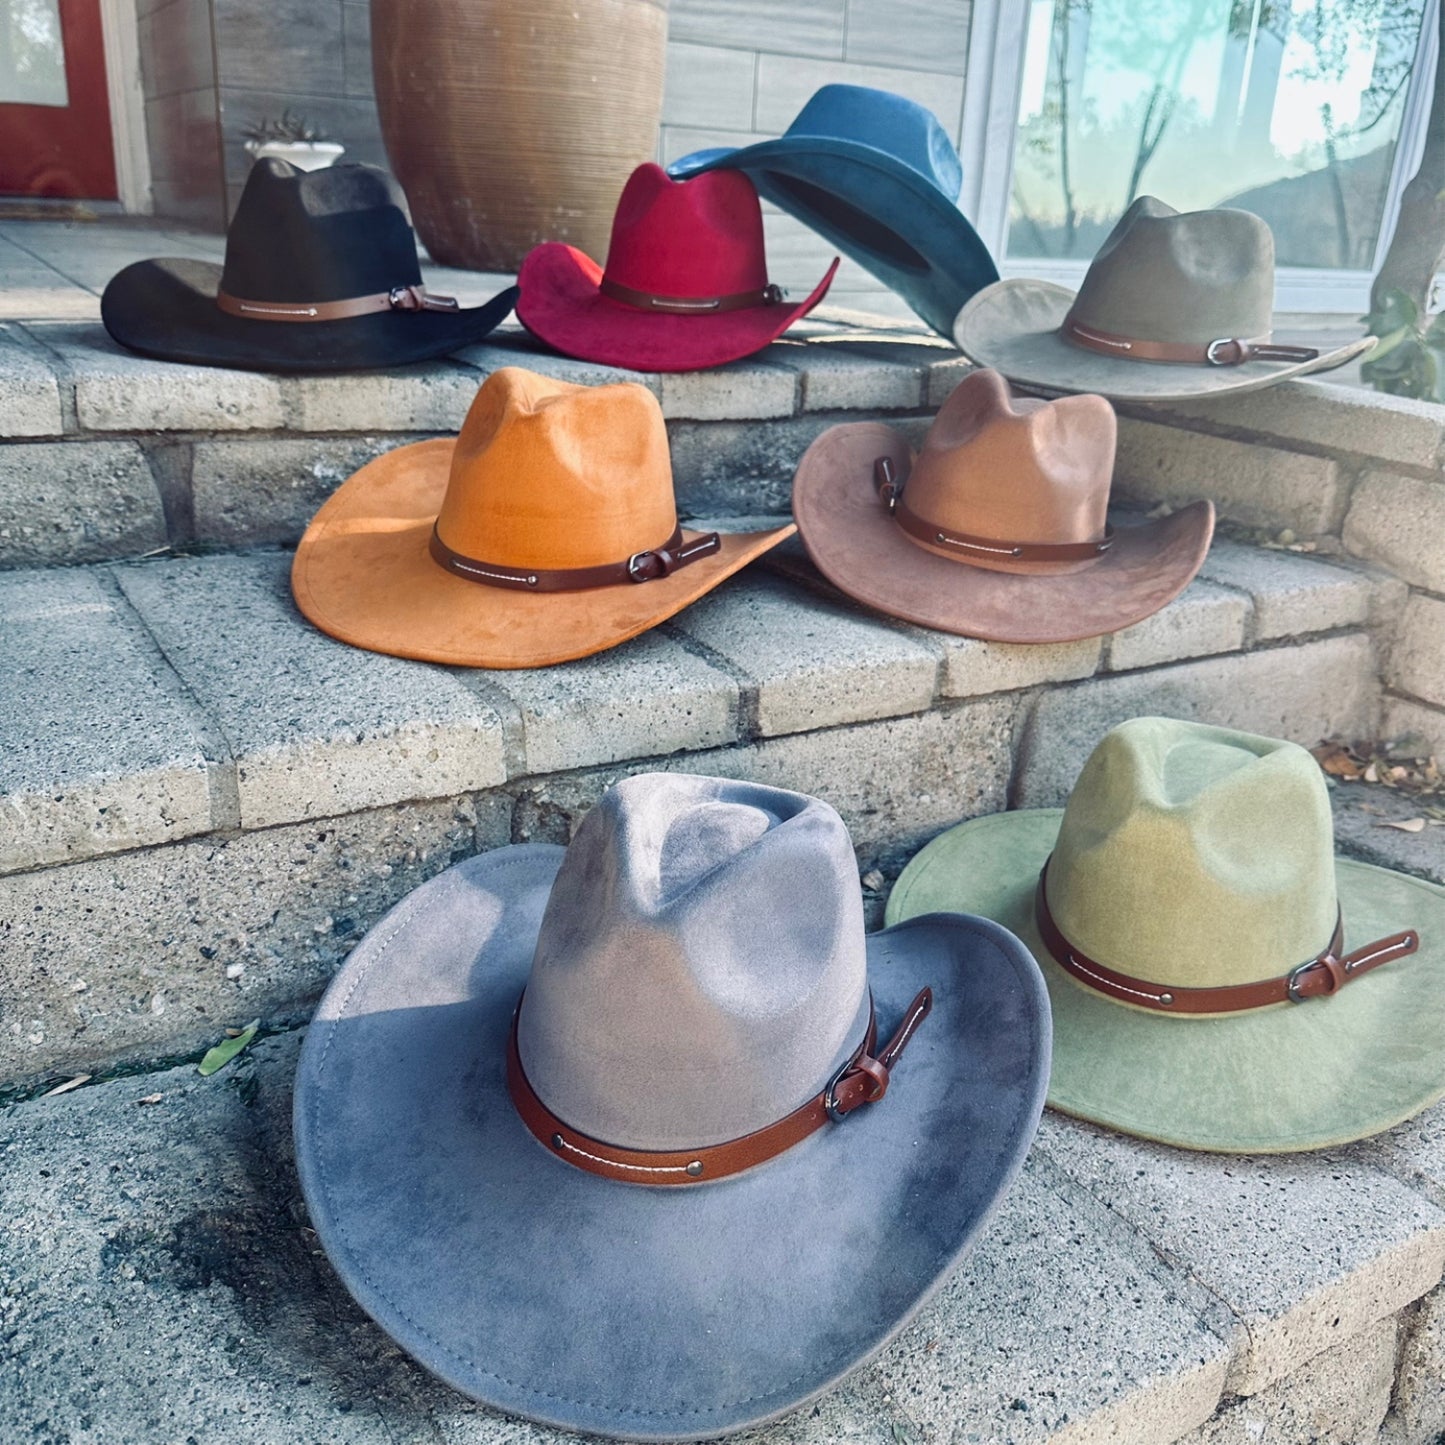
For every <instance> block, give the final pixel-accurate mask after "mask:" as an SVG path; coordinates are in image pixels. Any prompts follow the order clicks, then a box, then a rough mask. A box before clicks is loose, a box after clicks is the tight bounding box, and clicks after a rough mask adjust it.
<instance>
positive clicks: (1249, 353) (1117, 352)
mask: <svg viewBox="0 0 1445 1445" xmlns="http://www.w3.org/2000/svg"><path fill="white" fill-rule="evenodd" d="M1059 330H1060V333H1061V334H1062V335H1063V338H1064V340H1065V341H1071V342H1073V344H1074V345H1075V346H1082V347H1083V348H1084V349H1085V350H1086V351H1097V352H1098V353H1099V354H1100V355H1102V356H1117V357H1119V358H1120V359H1121V360H1124V361H1146V362H1147V361H1153V362H1175V363H1182V364H1185V365H1190V366H1242V365H1243V364H1244V363H1245V362H1246V361H1291V362H1305V361H1314V360H1315V359H1316V358H1317V357H1318V356H1319V354H1320V352H1319V348H1318V347H1314V346H1285V345H1284V344H1283V343H1279V342H1274V341H1271V340H1270V339H1269V337H1268V335H1265V336H1253V337H1248V338H1245V337H1239V336H1220V337H1217V338H1216V339H1215V340H1213V341H1208V342H1192V341H1150V340H1148V339H1147V338H1145V337H1142V336H1120V335H1117V334H1116V333H1114V332H1112V331H1100V330H1099V328H1098V327H1096V326H1085V325H1084V324H1083V323H1082V322H1079V321H1075V320H1074V318H1073V317H1072V316H1066V317H1065V318H1064V323H1063V325H1062V326H1061V327H1060V328H1059Z"/></svg>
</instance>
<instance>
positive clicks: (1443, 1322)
mask: <svg viewBox="0 0 1445 1445" xmlns="http://www.w3.org/2000/svg"><path fill="white" fill-rule="evenodd" d="M1442 1438H1445V1286H1440V1287H1438V1288H1436V1289H1434V1290H1432V1291H1431V1292H1430V1293H1429V1294H1428V1295H1426V1296H1425V1298H1424V1299H1423V1300H1421V1301H1420V1303H1419V1304H1418V1305H1416V1306H1415V1307H1414V1309H1412V1310H1407V1311H1406V1312H1405V1316H1404V1319H1403V1321H1402V1323H1401V1342H1400V1358H1399V1365H1398V1367H1397V1371H1396V1376H1395V1392H1394V1400H1393V1408H1392V1409H1391V1412H1390V1418H1389V1420H1388V1421H1387V1423H1386V1433H1385V1434H1383V1435H1382V1436H1381V1441H1382V1445H1384V1442H1388V1445H1438V1442H1439V1441H1440V1440H1441V1439H1442Z"/></svg>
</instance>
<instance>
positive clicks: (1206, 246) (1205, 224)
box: [953, 196, 1374, 401]
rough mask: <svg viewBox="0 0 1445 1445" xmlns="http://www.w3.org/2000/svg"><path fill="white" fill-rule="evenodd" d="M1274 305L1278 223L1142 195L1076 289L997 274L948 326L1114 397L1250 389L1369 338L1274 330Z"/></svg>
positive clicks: (1013, 375) (997, 351)
mask: <svg viewBox="0 0 1445 1445" xmlns="http://www.w3.org/2000/svg"><path fill="white" fill-rule="evenodd" d="M1273 314H1274V236H1273V234H1272V233H1271V231H1270V229H1269V227H1268V226H1267V225H1266V224H1265V223H1264V222H1263V221H1262V220H1260V218H1259V217H1258V216H1255V215H1252V214H1250V212H1248V211H1234V210H1214V211H1190V212H1188V213H1185V214H1181V213H1180V212H1178V211H1176V210H1175V209H1174V208H1173V207H1172V206H1166V205H1165V204H1164V202H1163V201H1159V200H1156V199H1155V198H1154V197H1153V196H1140V197H1139V199H1138V200H1137V201H1135V202H1134V204H1133V205H1132V206H1130V207H1129V209H1128V210H1127V211H1125V212H1124V214H1123V216H1121V217H1120V219H1119V223H1118V225H1116V226H1115V227H1114V229H1113V230H1112V231H1111V232H1110V233H1109V238H1108V240H1106V241H1105V242H1104V244H1103V246H1102V247H1100V249H1099V253H1098V255H1097V256H1095V257H1094V259H1093V261H1092V262H1091V263H1090V265H1089V269H1088V272H1087V273H1086V274H1085V276H1084V281H1083V284H1082V285H1081V286H1080V287H1079V290H1078V292H1077V293H1075V292H1073V291H1070V290H1068V289H1067V288H1065V287H1063V286H1055V285H1053V284H1052V283H1051V282H1048V281H1031V280H1025V279H1021V278H1013V279H1010V280H1006V281H999V282H997V283H996V284H995V285H992V286H988V287H986V288H985V289H984V290H982V291H980V292H979V293H978V294H977V295H976V296H975V297H974V298H973V299H972V300H971V301H969V302H968V303H967V304H966V305H965V306H964V307H963V309H962V310H961V311H960V312H959V313H958V318H957V320H956V321H955V322H954V325H953V339H954V341H955V342H956V343H957V344H958V347H959V350H960V351H962V352H963V353H964V354H965V355H966V356H968V357H969V358H970V359H971V360H973V361H976V362H977V363H978V364H979V365H980V366H993V367H997V369H998V370H999V371H1001V372H1003V374H1004V375H1005V376H1006V377H1008V378H1009V380H1010V381H1016V382H1021V383H1022V384H1024V385H1026V386H1032V387H1041V388H1043V389H1045V390H1049V391H1089V392H1096V393H1098V394H1099V395H1100V396H1106V397H1110V398H1111V399H1113V400H1115V401H1183V400H1186V399H1188V398H1191V397H1199V396H1217V395H1220V394H1221V393H1224V392H1239V391H1257V390H1259V389H1260V388H1261V387H1266V386H1273V385H1275V384H1276V383H1277V382H1281V381H1286V380H1288V379H1289V378H1290V377H1292V376H1307V375H1309V374H1310V373H1311V372H1316V371H1329V370H1330V369H1332V368H1333V367H1336V366H1342V365H1343V364H1344V363H1345V362H1347V361H1349V360H1351V359H1352V358H1354V357H1356V356H1358V355H1360V353H1361V352H1363V351H1365V350H1367V349H1368V348H1369V347H1370V346H1371V345H1373V343H1374V338H1373V337H1369V336H1366V337H1362V338H1361V339H1360V340H1358V341H1352V342H1350V343H1349V344H1348V345H1345V346H1337V347H1335V348H1334V349H1333V350H1329V351H1322V350H1320V349H1319V348H1317V347H1313V346H1294V345H1286V344H1284V343H1283V342H1275V341H1274V340H1273V339H1272V334H1271V327H1272V326H1273Z"/></svg>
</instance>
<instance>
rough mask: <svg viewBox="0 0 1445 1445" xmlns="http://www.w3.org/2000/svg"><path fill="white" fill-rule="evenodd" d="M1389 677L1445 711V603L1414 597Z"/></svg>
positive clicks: (1396, 648)
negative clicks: (1444, 708)
mask: <svg viewBox="0 0 1445 1445" xmlns="http://www.w3.org/2000/svg"><path fill="white" fill-rule="evenodd" d="M1442 541H1445V539H1442ZM1386 676H1387V678H1388V680H1389V682H1390V684H1391V685H1392V686H1394V687H1398V688H1401V689H1403V690H1404V691H1405V692H1409V693H1413V694H1414V695H1415V696H1416V697H1418V698H1420V699H1422V700H1423V701H1425V702H1427V703H1434V704H1436V705H1437V706H1442V707H1445V602H1442V601H1441V600H1440V599H1438V598H1435V597H1426V596H1425V595H1424V594H1423V593H1420V592H1416V593H1414V594H1413V595H1412V596H1411V598H1410V600H1409V602H1408V603H1407V604H1406V606H1405V615H1404V617H1403V618H1402V619H1401V623H1400V633H1399V636H1398V637H1397V638H1396V640H1395V645H1394V647H1393V648H1392V649H1391V652H1390V660H1389V666H1388V669H1387V672H1386Z"/></svg>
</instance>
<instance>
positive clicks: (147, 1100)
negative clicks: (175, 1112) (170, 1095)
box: [136, 1094, 165, 1104]
mask: <svg viewBox="0 0 1445 1445" xmlns="http://www.w3.org/2000/svg"><path fill="white" fill-rule="evenodd" d="M163 1098H165V1095H164V1094H147V1095H146V1096H145V1097H144V1098H143V1099H137V1100H136V1103H137V1104H159V1103H160V1101H161V1100H162V1099H163Z"/></svg>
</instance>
